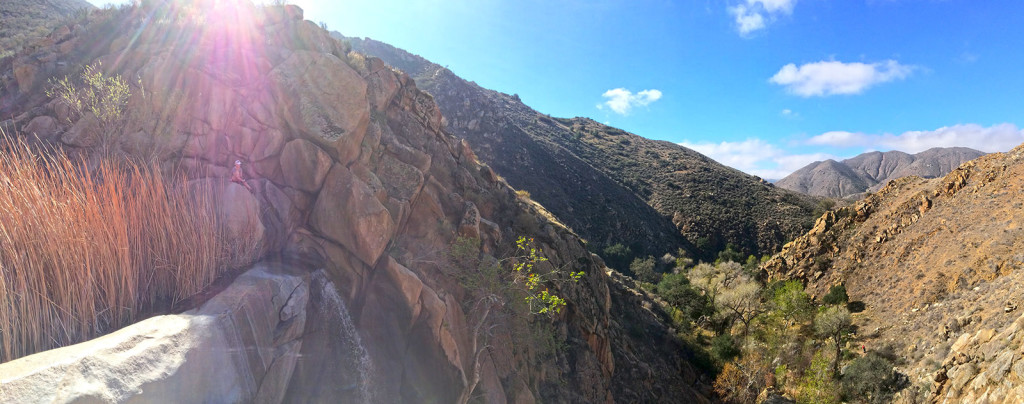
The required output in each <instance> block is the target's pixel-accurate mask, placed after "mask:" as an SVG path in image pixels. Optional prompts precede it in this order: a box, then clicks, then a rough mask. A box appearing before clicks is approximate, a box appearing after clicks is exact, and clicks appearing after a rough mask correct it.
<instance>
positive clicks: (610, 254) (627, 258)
mask: <svg viewBox="0 0 1024 404" xmlns="http://www.w3.org/2000/svg"><path fill="white" fill-rule="evenodd" d="M601 253H602V254H601V258H603V259H604V263H605V264H606V265H608V267H610V268H614V269H617V270H619V271H620V272H623V271H625V270H626V269H627V268H629V264H630V263H631V262H632V261H633V250H631V249H630V248H629V247H626V246H624V245H622V244H619V243H616V244H612V245H610V246H607V247H605V248H604V250H602V251H601Z"/></svg>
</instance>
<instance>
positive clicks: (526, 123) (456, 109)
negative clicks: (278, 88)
mask: <svg viewBox="0 0 1024 404" xmlns="http://www.w3.org/2000/svg"><path fill="white" fill-rule="evenodd" d="M334 35H335V36H336V37H338V38H341V39H345V40H347V41H349V42H350V43H351V44H352V47H353V49H354V50H356V51H359V52H362V53H365V54H367V55H371V56H375V57H379V58H381V59H382V60H384V61H385V62H386V63H388V64H389V65H391V66H394V67H395V68H397V69H399V70H402V71H404V72H406V73H408V74H409V75H410V76H411V77H412V78H413V79H415V80H416V83H417V86H419V87H420V88H422V89H424V90H425V91H427V92H428V93H430V94H431V95H433V97H434V99H435V100H436V101H437V104H438V106H439V107H440V108H441V112H442V114H443V115H444V117H445V121H446V124H447V128H448V130H449V131H451V132H452V133H453V134H454V135H455V136H457V137H460V138H463V139H466V140H467V141H469V143H470V144H471V145H472V146H473V148H474V149H475V150H476V153H477V155H478V156H479V157H480V159H481V160H482V161H483V162H485V163H487V164H488V165H490V166H491V167H493V168H494V169H495V171H497V172H498V173H499V174H500V175H502V176H503V177H505V179H506V180H508V182H509V184H511V185H512V186H514V187H516V188H517V189H521V190H526V191H528V192H529V193H530V195H531V197H532V198H533V199H535V200H537V202H540V203H541V204H542V205H544V206H545V207H546V208H548V209H549V210H551V212H552V213H554V214H555V215H556V216H558V217H559V218H560V219H561V220H562V221H564V222H565V223H566V224H567V225H569V226H570V227H571V228H572V229H573V230H575V231H576V232H577V233H578V234H580V236H582V237H583V238H584V239H586V240H588V242H589V243H590V244H591V246H592V249H593V250H595V251H597V252H601V250H602V249H603V248H605V247H608V246H611V245H615V244H622V245H624V246H626V247H629V248H630V249H632V251H633V254H634V255H635V256H645V255H654V256H661V255H662V254H665V253H673V254H674V253H676V250H678V249H680V248H681V249H683V250H686V251H687V252H688V253H689V254H691V255H692V256H693V257H694V258H701V259H711V258H714V257H715V254H716V253H717V252H719V251H721V250H723V249H725V248H726V247H727V246H732V247H733V248H735V249H736V250H738V251H740V252H742V253H744V254H758V255H761V254H771V253H773V252H775V251H778V249H779V248H781V247H782V245H783V244H784V243H785V242H786V241H789V240H791V239H793V238H795V237H796V236H797V235H799V234H802V233H803V232H804V231H806V230H807V229H808V228H809V227H810V225H811V223H812V222H813V219H814V217H816V216H817V215H818V214H820V213H821V209H820V207H819V202H820V201H819V199H818V198H815V197H809V196H806V195H804V194H800V193H797V192H791V191H789V190H786V189H780V188H778V187H775V186H774V185H772V184H770V183H769V182H767V181H764V180H762V179H760V178H757V177H755V176H751V175H747V174H744V173H742V172H740V171H738V170H736V169H733V168H730V167H727V166H724V165H722V164H719V163H717V162H715V161H714V160H712V159H710V158H708V157H706V156H704V155H701V154H700V153H697V152H695V151H693V150H691V149H688V148H685V147H682V146H680V145H677V144H674V143H670V142H665V141H656V140H650V139H646V138H644V137H641V136H638V135H635V134H632V133H628V132H626V131H623V130H620V129H617V128H614V127H611V126H607V125H604V124H601V123H599V122H596V121H594V120H592V119H588V118H569V119H563V118H554V117H551V116H548V115H546V114H543V113H540V112H538V111H535V110H533V109H532V108H530V107H529V106H527V105H525V104H523V102H522V101H521V100H520V99H519V97H518V96H516V95H509V94H504V93H500V92H497V91H493V90H488V89H485V88H482V87H480V86H479V85H477V84H476V83H474V82H471V81H467V80H465V79H462V78H460V77H458V76H457V75H455V74H454V73H453V72H452V71H451V70H448V69H446V68H444V67H442V66H439V65H437V64H435V63H432V62H430V61H428V60H426V59H424V58H422V57H420V56H417V55H414V54H411V53H409V52H406V51H404V50H402V49H399V48H396V47H394V46H391V45H388V44H386V43H383V42H379V41H375V40H373V39H368V38H366V39H361V38H346V37H344V36H342V35H341V34H340V33H337V32H335V33H334ZM620 269H622V268H620Z"/></svg>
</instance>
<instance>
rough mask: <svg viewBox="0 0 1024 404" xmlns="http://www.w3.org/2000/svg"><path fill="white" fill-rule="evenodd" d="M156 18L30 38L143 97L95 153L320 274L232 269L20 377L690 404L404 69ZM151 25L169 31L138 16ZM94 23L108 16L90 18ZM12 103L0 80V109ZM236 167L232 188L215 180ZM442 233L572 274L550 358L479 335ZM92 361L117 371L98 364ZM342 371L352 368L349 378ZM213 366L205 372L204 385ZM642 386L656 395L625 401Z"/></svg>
mask: <svg viewBox="0 0 1024 404" xmlns="http://www.w3.org/2000/svg"><path fill="white" fill-rule="evenodd" d="M228 3H230V4H228ZM174 4H176V2H166V3H165V2H143V5H140V6H135V7H126V8H124V9H118V10H104V11H99V12H96V13H94V14H93V15H91V16H90V17H88V19H87V20H84V21H81V22H80V25H76V26H75V27H67V28H68V30H69V32H70V34H69V35H68V36H67V38H63V39H62V40H61V41H55V42H54V43H53V44H52V45H50V46H52V47H53V50H54V52H56V51H57V50H59V48H60V47H62V46H65V45H66V44H67V43H70V42H68V41H75V42H74V43H89V44H92V46H90V47H89V48H88V49H85V50H83V51H82V52H79V53H74V52H73V53H68V54H66V56H62V57H61V58H62V59H58V60H59V61H60V62H62V63H66V64H69V65H81V64H86V63H92V62H93V61H95V60H100V61H102V62H103V63H102V68H103V70H104V71H105V72H106V73H107V74H119V75H121V76H122V77H131V78H138V80H139V82H140V83H141V85H142V87H144V88H145V93H144V95H143V93H142V92H141V91H140V89H139V88H136V87H133V96H132V97H131V101H130V102H129V105H128V107H127V109H126V117H125V119H124V121H123V122H120V124H119V125H117V128H116V131H114V132H112V133H104V134H102V136H103V138H104V139H107V140H110V141H112V142H111V143H109V144H114V145H118V146H119V147H120V148H121V151H123V152H125V153H129V154H134V155H141V156H144V157H146V158H152V159H155V160H157V163H158V164H160V165H161V167H162V168H164V169H165V171H166V172H177V171H175V170H179V171H180V172H183V173H184V174H185V175H187V176H188V178H189V179H190V180H191V181H209V182H213V183H214V184H215V185H217V186H218V187H215V188H217V189H222V191H223V195H222V198H223V199H221V200H222V202H223V206H224V208H223V209H222V212H221V214H222V215H225V216H227V217H229V218H230V220H231V221H232V223H236V224H237V226H235V227H233V229H235V230H234V233H233V235H232V236H233V237H253V238H254V240H258V244H259V248H261V251H263V252H265V253H266V254H267V255H273V254H284V255H287V256H290V257H299V258H301V259H302V260H304V261H308V262H313V263H315V267H318V268H322V269H323V271H322V272H317V273H314V274H313V275H310V274H309V273H308V272H307V273H305V274H304V275H289V276H292V277H294V279H295V280H294V282H293V281H292V280H287V281H285V280H275V281H273V282H270V281H268V280H267V279H268V278H275V279H277V278H279V277H282V276H284V275H273V274H267V273H265V272H260V271H259V270H254V271H250V272H249V273H247V274H246V275H243V276H242V277H241V278H239V279H238V280H237V281H236V284H238V283H239V282H242V283H243V285H247V284H248V283H251V284H252V285H250V286H246V288H247V289H245V290H251V291H252V292H251V293H250V292H245V293H241V292H239V293H236V292H232V290H233V289H231V288H229V289H228V290H227V291H225V292H223V293H221V295H218V297H217V298H215V299H214V300H211V301H210V302H209V303H207V304H206V305H204V306H202V307H201V308H198V309H197V310H198V311H195V312H190V313H187V314H183V315H179V316H162V317H157V318H154V319H152V320H148V321H149V322H142V323H139V324H137V325H135V326H133V327H136V328H131V327H130V328H129V329H127V331H123V332H119V333H114V334H111V335H109V336H108V337H104V338H101V339H99V340H96V341H92V342H88V343H86V345H82V346H76V347H77V348H76V347H68V348H65V349H68V351H60V353H57V354H55V353H52V352H45V353H42V354H40V355H43V357H39V358H37V356H30V357H26V358H23V359H22V360H21V361H25V362H20V363H23V364H24V363H34V364H35V365H34V366H42V365H43V364H44V363H42V362H46V363H50V362H52V363H51V364H50V366H51V367H50V368H48V369H51V370H48V371H50V372H56V373H52V374H67V373H81V374H82V377H83V379H81V380H82V384H78V385H76V386H79V387H75V388H73V389H72V390H74V391H79V390H81V391H88V390H89V389H95V395H92V396H88V397H93V398H95V399H97V400H100V401H111V402H126V401H132V402H136V401H138V402H145V401H146V400H147V399H148V398H147V397H152V396H149V394H155V393H157V392H160V393H161V394H164V393H166V394H168V396H165V397H161V398H162V399H163V400H164V401H166V400H167V399H168V397H169V398H172V399H173V400H174V401H183V402H203V401H210V400H207V398H209V397H213V396H217V397H218V399H217V400H213V401H242V402H252V401H256V402H280V401H282V400H284V401H293V400H294V399H296V397H315V398H316V400H317V401H322V402H353V401H359V400H361V399H366V398H367V397H372V399H371V400H370V401H372V402H455V401H456V400H457V399H458V398H459V397H464V396H466V395H467V394H468V393H467V392H470V393H473V394H472V395H473V396H479V397H482V398H483V400H484V401H486V402H491V403H506V402H526V403H528V402H588V403H597V402H613V401H616V400H619V399H620V396H619V393H620V392H623V391H626V390H629V391H630V392H629V395H627V396H621V399H623V400H627V399H628V400H633V399H636V400H640V401H645V402H674V401H677V400H678V397H689V398H692V399H693V400H691V401H704V400H706V399H705V398H704V395H703V394H702V393H700V390H699V389H698V388H697V387H696V386H697V385H699V384H700V381H699V377H698V375H697V374H696V373H695V371H694V370H693V368H692V367H689V366H681V365H679V364H680V363H683V362H685V357H684V356H683V353H681V352H677V351H672V350H667V351H664V352H662V353H660V354H653V353H651V352H648V351H646V350H647V349H648V348H647V346H646V345H645V344H644V343H643V341H642V340H640V339H639V337H637V336H633V335H630V334H629V333H625V332H623V331H622V330H623V328H624V327H626V325H625V323H626V322H628V321H631V320H630V319H629V317H628V315H627V314H624V313H628V310H613V308H612V307H611V306H612V304H613V300H612V299H611V298H610V293H611V292H610V289H611V288H613V287H614V285H615V284H614V282H615V281H614V280H612V279H610V278H609V276H608V274H607V273H606V269H605V268H604V267H603V265H602V264H601V263H600V260H598V259H595V258H594V257H593V256H592V255H591V254H590V252H589V251H587V249H586V247H585V245H584V244H583V242H582V241H581V240H580V239H579V237H577V236H576V235H575V234H574V233H573V232H572V231H571V230H569V229H568V228H566V227H565V226H563V225H562V224H560V223H558V222H557V221H556V220H555V219H553V217H552V216H551V215H550V213H547V212H546V211H545V210H544V209H543V208H542V207H540V206H539V205H537V204H535V203H532V202H530V201H526V200H523V199H520V198H519V197H517V195H516V193H515V191H514V190H513V189H512V188H511V187H509V185H508V184H507V183H505V182H504V181H503V180H502V179H501V178H500V177H498V176H497V175H495V174H494V172H493V171H491V170H490V169H489V168H487V167H486V166H484V165H482V164H481V163H480V162H479V161H477V159H476V157H475V154H474V153H473V152H472V150H470V149H469V147H468V145H467V144H465V143H463V142H460V141H458V140H457V139H455V138H454V137H453V136H451V135H450V134H449V133H447V132H445V131H444V130H443V129H442V128H443V127H444V125H443V118H442V116H441V112H440V109H439V108H438V107H437V105H436V104H435V103H434V100H433V98H432V97H431V96H430V95H428V94H426V93H424V92H422V91H420V90H418V89H417V88H416V85H415V84H414V83H413V81H412V80H411V79H410V78H409V76H407V75H405V74H404V73H400V72H398V71H395V70H394V69H391V68H389V67H387V66H386V65H385V64H383V62H381V61H380V60H378V59H374V58H366V57H364V56H362V55H359V54H356V53H352V52H349V49H348V47H347V46H346V45H345V44H344V43H342V42H337V41H335V40H333V39H331V38H329V37H328V36H326V32H325V31H323V30H322V29H320V28H319V27H317V26H315V24H311V23H309V22H308V21H303V20H302V12H301V9H298V8H297V7H294V6H286V7H256V6H253V5H251V4H246V3H237V4H236V3H233V2H215V1H199V0H197V1H196V3H195V6H196V7H198V9H199V10H201V11H202V13H203V14H204V15H206V16H207V17H208V18H211V19H212V18H216V16H224V15H229V16H231V18H234V19H235V20H236V21H237V23H236V24H206V25H196V24H191V23H190V21H191V20H189V18H194V17H190V15H192V14H187V13H186V12H187V11H188V9H180V8H176V7H174ZM145 7H150V8H145ZM152 15H157V16H161V17H166V18H167V19H168V20H169V21H176V22H178V23H175V24H150V23H145V22H146V21H147V18H149V16H152ZM108 18H111V19H113V18H116V19H119V20H118V21H119V24H115V25H114V26H111V25H103V24H101V23H102V22H103V21H106V19H108ZM240 33H244V35H240ZM75 57H78V59H76V58H75ZM34 80H36V81H38V80H39V78H35V79H34ZM132 85H133V86H134V85H135V83H133V84H132ZM22 90H23V89H22V88H20V87H19V86H18V82H17V81H11V82H7V83H6V84H4V85H3V87H0V95H5V94H20V93H21V91H22ZM25 99H26V100H27V101H26V102H24V103H19V104H17V105H3V106H2V107H0V116H5V117H7V116H10V117H13V118H11V119H9V120H7V121H4V122H2V123H0V125H3V126H4V127H14V128H16V129H17V130H19V131H23V130H24V128H26V127H29V128H30V129H33V130H34V131H36V132H45V133H47V137H48V139H50V140H49V141H52V142H56V143H59V145H61V146H62V147H64V148H65V149H66V150H68V151H69V152H72V153H78V154H80V155H83V156H86V157H88V156H90V155H92V154H93V153H98V151H97V148H96V147H95V145H94V144H92V143H89V142H88V140H89V139H90V138H89V137H88V136H85V135H86V134H90V133H91V132H89V131H87V130H86V128H88V127H91V126H87V125H89V120H88V119H89V118H82V117H77V116H74V115H73V114H71V115H68V112H67V111H64V110H62V109H61V108H60V106H59V105H56V104H54V103H52V102H49V101H48V100H46V99H44V98H43V99H39V100H38V102H33V101H32V98H31V97H28V98H25ZM47 117H49V118H47ZM51 119H52V120H55V121H56V125H53V122H52V121H51ZM33 122H34V124H32V123H33ZM43 141H46V140H45V139H44V140H43ZM235 160H241V161H242V162H243V165H242V169H243V174H244V177H246V179H247V183H248V184H249V185H250V186H251V187H252V191H249V190H248V189H246V188H244V187H242V186H240V185H237V184H233V183H230V182H229V180H228V177H229V173H230V168H231V167H232V166H233V165H234V161H235ZM459 235H463V236H476V237H478V238H477V240H479V245H478V246H479V249H480V251H481V253H480V258H481V259H491V260H495V261H497V260H499V259H501V258H504V256H502V254H504V253H506V252H507V251H509V250H510V248H512V246H514V242H515V240H516V239H517V238H518V237H519V236H525V237H529V238H532V239H533V240H534V243H535V244H536V246H537V248H538V249H539V250H541V251H543V254H544V255H545V257H547V258H548V260H549V261H547V262H546V263H544V266H543V267H542V268H543V270H554V269H556V268H557V269H562V270H566V271H569V270H571V271H573V272H579V271H582V272H583V273H584V276H583V277H582V279H580V280H579V281H578V282H565V283H557V284H556V283H552V284H551V285H549V287H550V288H551V291H552V292H553V293H557V294H559V295H560V296H562V297H563V298H565V300H566V301H567V302H568V304H567V306H566V307H565V309H564V310H563V311H562V312H561V313H559V314H558V315H556V316H554V317H552V318H550V319H549V318H536V319H532V320H529V321H531V323H528V324H531V326H534V325H536V326H540V325H543V326H545V329H546V330H549V334H550V337H551V340H552V341H553V342H555V343H557V344H556V345H557V346H559V347H561V348H560V349H557V350H546V351H543V350H542V349H541V347H538V346H534V345H531V344H529V343H524V342H523V341H524V340H523V338H524V335H526V333H524V332H523V331H522V330H520V331H518V332H513V331H514V330H513V323H514V321H515V319H514V318H512V317H511V316H507V315H504V314H503V315H497V314H495V315H494V316H492V317H484V319H488V321H489V322H488V326H489V327H488V328H487V330H500V331H495V332H489V333H486V335H485V334H484V333H482V332H481V331H477V330H479V329H480V328H477V327H471V325H474V324H476V322H478V321H481V316H482V315H481V311H480V310H479V308H474V306H473V303H472V302H471V299H472V298H473V297H475V296H478V291H476V290H475V289H474V287H473V286H472V284H470V283H467V282H465V281H464V279H465V278H466V276H467V274H466V272H465V271H468V270H476V268H468V269H467V268H459V267H456V266H453V265H452V264H451V262H450V260H449V257H450V254H449V251H450V249H451V246H452V244H453V243H455V242H456V240H457V237H458V236H459ZM288 279H292V278H288ZM268 282H269V283H268ZM275 282H276V283H275ZM274 285H276V286H274ZM289 285H292V286H294V287H292V286H289ZM297 285H304V286H297ZM325 285H330V287H327V286H325ZM232 288H234V286H233V287H232ZM289 288H292V289H291V290H288V289H289ZM293 290H294V291H296V293H298V291H299V290H308V292H303V294H304V295H308V297H303V299H307V300H308V304H298V303H297V302H298V301H294V302H293V303H294V304H292V303H288V302H289V301H290V300H288V299H286V297H287V296H290V295H291V293H292V291H293ZM296 296H298V295H296ZM293 298H298V297H293ZM231 299H235V300H231ZM218 302H219V303H218ZM231 302H238V304H235V303H231ZM504 303H509V302H504ZM624 304H635V303H629V302H628V301H626V303H624ZM229 307H230V310H229V309H228V308H229ZM299 307H304V309H302V310H300V309H299ZM338 307H345V308H346V309H345V310H340V309H338ZM495 307H498V308H496V309H495V310H496V311H495V313H498V312H499V311H502V310H505V309H502V308H500V307H502V305H496V306H495ZM342 312H344V313H345V314H344V315H340V314H339V313H342ZM302 313H304V314H302ZM502 313H506V314H507V312H502ZM300 318H302V320H300ZM227 323H230V324H227ZM647 326H649V327H651V328H652V329H656V328H658V327H661V333H660V334H659V335H662V336H664V335H665V331H666V330H667V327H666V326H665V325H664V323H660V322H657V321H655V322H651V323H649V324H648V325H647ZM133 329H134V331H132V330H133ZM349 330H354V331H352V332H350V331H349ZM145 333H154V335H161V338H159V339H156V338H154V339H152V341H150V339H147V338H145V337H142V336H140V335H144V334H145ZM666 338H667V337H666ZM627 341H628V342H629V343H628V344H627V343H626V342H627ZM88 344H91V345H88ZM117 347H120V348H117ZM354 347H359V349H356V348H354ZM625 347H628V348H625ZM115 348H116V349H115ZM627 349H628V350H630V351H641V352H646V354H645V355H642V356H637V355H634V354H632V353H630V352H627V351H626V350H627ZM355 351H358V353H359V354H352V352H355ZM55 352H57V351H55ZM104 352H106V353H104ZM158 352H163V353H162V354H161V355H165V356H167V357H166V358H157V357H154V356H158V355H156V353H158ZM239 352H244V355H243V354H240V353H239ZM337 352H348V353H349V355H347V356H346V357H347V358H349V362H339V361H337V360H334V358H336V356H332V355H334V354H336V353H337ZM652 352H653V351H652ZM136 353H137V354H138V355H139V356H134V355H135V354H136ZM104 355H106V356H105V357H107V358H114V357H118V356H121V357H124V356H126V355H127V357H126V358H124V359H125V362H123V363H115V361H113V359H111V360H109V361H106V362H104V360H103V359H101V358H104ZM61 356H63V357H67V358H77V359H73V360H71V359H68V360H58V358H59V357H61ZM637 357H642V358H644V360H646V361H650V363H643V362H641V361H638V360H636V359H635V358H637ZM40 358H42V359H40ZM353 358H355V359H353ZM620 358H625V359H620ZM631 358H632V359H631ZM343 363H353V364H354V365H352V366H342V365H340V364H343ZM25 366H27V365H19V368H25V369H27V368H26V367H25ZM353 366H354V367H355V368H359V369H360V371H359V372H357V373H356V374H353V373H352V372H350V371H349V370H350V369H351V368H353ZM639 368H644V369H659V371H658V372H657V373H651V372H647V371H638V370H637V369H639ZM132 369H135V370H134V371H133V370H132ZM662 369H667V370H664V371H662ZM61 372H63V373H61ZM147 372H148V373H147ZM218 372H222V373H223V374H224V375H223V376H210V375H212V374H213V373H218ZM135 373H138V374H139V375H141V374H146V375H148V376H146V377H141V376H139V375H136V374H135ZM33 374H35V373H33ZM5 376H6V375H5ZM136 376H139V377H136ZM86 377H94V378H93V379H85V378H86ZM39 378H40V377H37V378H35V379H33V378H32V376H31V374H29V373H26V376H23V377H19V378H18V380H19V381H18V382H17V383H13V382H12V384H7V383H6V382H5V385H4V386H5V387H4V389H6V390H4V391H5V394H9V395H10V396H9V397H16V398H21V397H35V396H31V395H26V394H34V393H32V392H33V391H50V390H53V391H56V393H53V394H51V395H45V396H40V397H46V398H44V399H43V400H44V401H50V400H52V401H58V402H66V401H73V400H74V399H75V398H74V397H71V396H59V394H65V392H66V391H65V390H60V389H59V388H58V386H57V385H55V384H53V383H58V382H57V380H59V378H58V377H56V376H52V377H51V376H47V377H43V379H46V380H40V379H39ZM50 379H53V380H50ZM5 380H7V379H5ZM33 383H37V385H36V384H33ZM644 383H646V384H651V385H664V386H666V387H665V388H664V389H647V388H644V389H627V388H625V387H624V386H627V385H633V384H636V385H641V384H644ZM86 384H89V386H91V387H87V386H86ZM669 385H671V386H673V387H667V386H669ZM159 386H163V387H159ZM172 386H176V389H172ZM359 386H366V390H361V389H362V387H359ZM161 389H162V390H161ZM171 390H174V391H171ZM662 391H674V392H677V393H678V394H676V395H667V394H666V395H662V394H660V392H662ZM66 394H72V393H71V392H66ZM74 394H79V393H74ZM82 394H86V393H82ZM88 394H93V393H88ZM76 397H77V396H76ZM81 397H86V396H81ZM354 397H355V398H354Z"/></svg>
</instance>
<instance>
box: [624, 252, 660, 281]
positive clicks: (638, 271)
mask: <svg viewBox="0 0 1024 404" xmlns="http://www.w3.org/2000/svg"><path fill="white" fill-rule="evenodd" d="M629 271H630V272H632V273H633V276H634V277H635V278H636V279H637V280H638V281H641V282H647V283H658V282H660V281H661V274H659V273H657V272H655V271H654V257H651V256H647V258H637V259H635V260H633V263H631V264H629Z"/></svg>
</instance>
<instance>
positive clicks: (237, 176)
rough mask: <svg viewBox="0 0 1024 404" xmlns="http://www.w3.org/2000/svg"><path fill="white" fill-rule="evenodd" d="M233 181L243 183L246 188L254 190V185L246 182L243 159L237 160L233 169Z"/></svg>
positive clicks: (250, 190)
mask: <svg viewBox="0 0 1024 404" xmlns="http://www.w3.org/2000/svg"><path fill="white" fill-rule="evenodd" d="M231 182H236V183H239V184H242V186H243V187H245V189H248V190H249V192H252V187H251V186H249V184H248V183H246V182H245V177H243V176H242V160H235V168H232V169H231Z"/></svg>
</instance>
